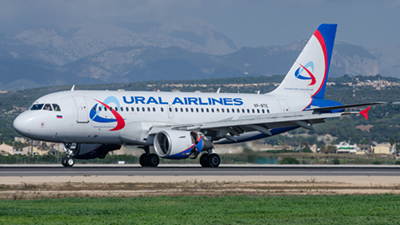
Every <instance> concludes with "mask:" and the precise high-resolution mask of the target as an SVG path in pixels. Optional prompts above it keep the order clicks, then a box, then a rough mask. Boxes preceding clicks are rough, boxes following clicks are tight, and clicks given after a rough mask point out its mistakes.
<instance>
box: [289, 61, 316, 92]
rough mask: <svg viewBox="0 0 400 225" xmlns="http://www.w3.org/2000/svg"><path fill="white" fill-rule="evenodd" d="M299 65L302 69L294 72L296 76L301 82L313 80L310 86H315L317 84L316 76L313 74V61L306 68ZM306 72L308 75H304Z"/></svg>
mask: <svg viewBox="0 0 400 225" xmlns="http://www.w3.org/2000/svg"><path fill="white" fill-rule="evenodd" d="M299 65H300V67H299V68H298V69H297V70H296V72H294V76H295V77H296V78H298V79H300V80H311V82H310V84H309V85H308V86H312V85H314V84H315V83H316V82H317V81H316V79H315V76H314V74H313V72H314V63H313V62H312V61H310V62H308V63H307V64H306V65H304V66H303V65H301V64H299ZM310 69H311V70H310ZM304 71H305V73H306V74H307V75H305V74H304ZM302 74H303V75H302Z"/></svg>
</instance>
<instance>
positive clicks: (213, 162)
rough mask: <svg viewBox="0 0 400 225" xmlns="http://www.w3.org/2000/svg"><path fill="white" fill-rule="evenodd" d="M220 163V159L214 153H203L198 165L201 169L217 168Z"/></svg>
mask: <svg viewBox="0 0 400 225" xmlns="http://www.w3.org/2000/svg"><path fill="white" fill-rule="evenodd" d="M220 163H221V158H220V157H219V155H217V154H215V153H212V154H209V153H204V154H203V155H201V156H200V165H201V166H202V167H218V166H219V164H220Z"/></svg>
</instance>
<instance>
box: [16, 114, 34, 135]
mask: <svg viewBox="0 0 400 225" xmlns="http://www.w3.org/2000/svg"><path fill="white" fill-rule="evenodd" d="M29 121H30V118H29V117H27V116H26V115H24V114H21V115H19V116H17V118H15V120H14V122H13V126H14V129H15V131H17V132H18V133H19V134H21V135H24V136H28V135H29V133H30V132H31V130H30V127H29Z"/></svg>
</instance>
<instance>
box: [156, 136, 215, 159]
mask: <svg viewBox="0 0 400 225" xmlns="http://www.w3.org/2000/svg"><path fill="white" fill-rule="evenodd" d="M153 144H154V150H155V151H156V153H157V155H158V156H160V157H161V158H167V159H185V158H187V157H189V155H190V154H191V153H193V151H197V152H196V156H197V155H198V154H199V153H200V152H201V151H206V150H209V149H212V148H213V147H214V144H213V143H212V142H211V141H209V140H207V139H206V138H205V137H204V136H202V135H201V134H200V133H198V132H194V131H179V130H166V131H160V132H158V133H157V134H156V135H155V137H154V141H153Z"/></svg>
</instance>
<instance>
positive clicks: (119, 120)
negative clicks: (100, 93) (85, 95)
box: [96, 100, 125, 131]
mask: <svg viewBox="0 0 400 225" xmlns="http://www.w3.org/2000/svg"><path fill="white" fill-rule="evenodd" d="M96 101H97V102H98V103H100V104H102V105H103V106H104V107H106V108H107V109H108V110H110V111H111V113H112V114H113V115H114V117H115V119H116V120H117V126H115V127H114V128H113V129H111V130H110V131H115V130H121V129H122V128H124V127H125V120H124V119H123V118H122V116H121V115H119V113H117V111H115V110H111V109H110V106H108V105H106V104H104V103H102V102H101V101H99V100H96Z"/></svg>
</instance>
